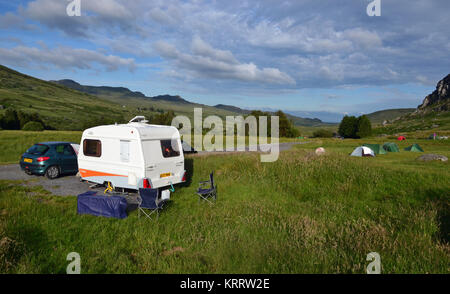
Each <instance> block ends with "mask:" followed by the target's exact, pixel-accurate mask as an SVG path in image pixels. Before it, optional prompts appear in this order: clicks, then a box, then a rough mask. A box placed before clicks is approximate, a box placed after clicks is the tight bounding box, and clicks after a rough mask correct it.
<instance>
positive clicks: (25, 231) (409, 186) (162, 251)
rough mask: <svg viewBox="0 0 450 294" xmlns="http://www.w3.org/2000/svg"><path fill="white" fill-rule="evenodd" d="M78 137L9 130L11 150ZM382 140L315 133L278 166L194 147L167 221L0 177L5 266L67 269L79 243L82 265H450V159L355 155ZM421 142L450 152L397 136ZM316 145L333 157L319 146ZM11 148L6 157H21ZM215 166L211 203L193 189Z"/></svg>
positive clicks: (103, 269)
mask: <svg viewBox="0 0 450 294" xmlns="http://www.w3.org/2000/svg"><path fill="white" fill-rule="evenodd" d="M36 134H38V135H36ZM18 135H22V136H21V137H20V138H23V139H20V140H23V141H20V142H19V141H18V140H17V139H12V138H14V136H15V138H17V137H18ZM32 136H34V137H32ZM79 136H80V133H77V132H45V133H35V134H33V133H30V134H28V133H24V132H16V133H14V132H5V131H2V132H0V138H1V142H2V149H3V150H10V152H12V153H14V152H15V153H14V154H19V153H20V152H18V146H22V145H20V144H24V145H26V144H28V143H31V142H33V143H34V141H35V140H37V141H43V140H44V137H45V138H48V140H61V139H64V140H71V141H73V140H77V139H79ZM384 140H385V139H368V140H337V139H326V140H319V139H314V140H312V142H311V143H308V144H305V145H296V146H294V148H292V149H291V150H288V151H285V152H282V153H281V155H280V158H279V160H278V161H276V162H274V163H261V162H260V161H259V155H258V154H235V155H210V156H187V158H186V167H187V169H188V171H189V174H190V176H191V179H189V181H188V183H187V184H186V185H185V186H183V187H180V186H179V187H177V188H176V192H175V193H173V194H172V196H171V199H172V201H171V203H170V205H169V206H168V207H167V208H166V209H165V210H164V211H163V212H162V214H161V215H160V218H159V220H158V221H150V220H148V219H146V218H143V217H141V218H138V216H137V212H136V211H134V212H132V213H131V214H130V215H129V217H128V218H127V219H124V220H116V219H108V218H102V217H95V216H89V215H83V216H80V215H77V213H76V197H75V196H73V197H72V196H69V197H61V196H52V195H49V193H48V192H46V191H45V190H43V189H42V188H36V187H34V188H30V187H26V186H22V185H19V184H20V183H19V182H12V181H0V272H2V273H5V272H6V273H65V270H66V266H67V265H68V261H66V256H67V254H68V253H69V252H72V251H75V252H78V253H79V254H80V256H81V272H82V273H365V268H366V266H367V264H368V262H367V261H366V256H367V254H368V253H369V252H373V251H375V252H378V253H379V254H380V256H381V265H382V273H449V272H450V269H449V264H450V246H449V212H450V210H449V204H450V203H449V191H450V184H449V181H448V178H449V176H450V169H449V168H448V162H427V163H425V162H419V161H416V160H415V158H416V157H418V156H419V155H420V154H419V153H409V152H404V151H401V152H400V153H390V154H387V155H380V156H377V157H375V158H354V157H349V156H348V154H349V153H350V152H351V151H352V150H353V148H354V147H356V146H358V145H360V144H362V143H371V142H381V143H382V142H384ZM412 143H419V144H420V145H421V146H422V147H423V148H424V149H425V152H426V153H437V154H442V155H445V156H447V157H450V148H449V146H450V142H448V140H447V141H429V140H420V139H418V140H414V142H413V141H410V142H406V143H405V142H401V143H399V145H400V147H401V149H402V150H403V148H404V147H406V146H408V145H409V144H412ZM318 146H323V147H325V149H326V150H327V153H326V155H324V156H320V157H319V156H316V155H314V153H313V151H314V149H315V148H316V147H318ZM3 150H2V153H1V156H2V157H1V162H10V161H13V160H11V157H9V155H7V154H9V152H4V151H3ZM14 156H16V155H14ZM211 170H214V171H215V179H216V182H217V184H218V200H217V203H216V204H215V205H214V206H211V205H209V204H207V203H198V200H197V196H196V194H195V190H196V188H197V183H198V182H199V181H201V180H206V179H207V178H208V174H209V172H210V171H211Z"/></svg>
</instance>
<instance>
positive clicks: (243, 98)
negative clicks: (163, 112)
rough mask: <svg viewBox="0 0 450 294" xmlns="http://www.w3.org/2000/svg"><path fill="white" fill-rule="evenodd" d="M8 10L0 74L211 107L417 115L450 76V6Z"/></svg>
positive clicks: (0, 10)
mask: <svg viewBox="0 0 450 294" xmlns="http://www.w3.org/2000/svg"><path fill="white" fill-rule="evenodd" d="M70 2H71V1H69V0H34V1H5V0H0V64H3V65H6V66H8V67H11V68H13V69H16V70H18V71H21V72H23V73H26V74H29V75H33V76H36V77H38V78H41V79H44V80H54V79H63V78H70V79H73V80H76V81H78V82H80V83H82V84H87V85H110V86H125V87H128V88H130V89H131V90H134V91H141V92H143V93H144V94H146V95H148V96H154V95H160V94H172V95H180V96H182V97H184V98H185V99H187V100H190V101H194V102H199V103H204V104H208V105H215V104H219V103H220V104H230V105H235V106H239V107H243V108H250V109H255V108H264V109H282V110H286V111H289V112H292V113H298V114H300V115H303V116H307V117H319V118H321V119H323V120H325V121H336V120H338V119H339V118H340V117H341V116H342V115H343V114H345V113H349V114H359V113H368V112H373V111H377V110H381V109H386V108H403V107H416V106H417V105H418V104H420V103H421V101H422V100H423V98H424V97H425V96H426V95H427V94H429V93H430V92H431V91H433V90H434V88H435V86H436V83H437V82H438V81H439V80H440V79H442V78H443V77H444V76H445V75H447V74H448V73H449V72H450V17H449V16H448V11H450V1H447V0H434V1H433V0H416V1H410V0H380V3H381V16H373V17H370V16H368V15H367V13H366V7H367V5H368V4H369V3H370V2H372V1H369V0H342V1H335V0H322V1H318V0H303V1H301V0H297V1H243V0H239V1H234V0H230V1H202V0H196V1H172V0H164V1H159V0H156V1H144V0H135V1H124V0H95V1H87V0H80V3H81V16H72V17H70V16H68V15H67V12H66V7H67V5H68V4H69V3H70Z"/></svg>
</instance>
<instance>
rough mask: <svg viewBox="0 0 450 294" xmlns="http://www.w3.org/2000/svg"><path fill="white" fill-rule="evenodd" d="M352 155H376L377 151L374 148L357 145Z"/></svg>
mask: <svg viewBox="0 0 450 294" xmlns="http://www.w3.org/2000/svg"><path fill="white" fill-rule="evenodd" d="M350 156H359V157H366V156H372V157H373V156H375V153H374V152H373V150H372V149H370V148H369V147H365V146H360V147H356V148H355V150H353V152H352V153H351V154H350Z"/></svg>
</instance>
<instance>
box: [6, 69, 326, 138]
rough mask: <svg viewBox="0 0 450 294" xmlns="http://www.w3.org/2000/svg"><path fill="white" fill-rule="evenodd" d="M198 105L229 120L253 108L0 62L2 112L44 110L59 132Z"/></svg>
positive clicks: (188, 111)
mask: <svg viewBox="0 0 450 294" xmlns="http://www.w3.org/2000/svg"><path fill="white" fill-rule="evenodd" d="M196 107H197V108H202V112H203V117H206V116H209V115H217V116H219V117H221V118H225V117H226V116H236V115H245V114H247V113H249V112H250V110H247V109H241V108H239V107H235V106H231V105H223V104H219V105H216V106H209V105H204V104H199V103H193V102H190V101H187V100H185V99H183V98H182V97H180V96H177V95H175V96H173V95H167V94H166V95H159V96H153V97H147V96H145V95H144V94H143V93H141V92H135V91H131V90H130V89H128V88H125V87H109V86H88V85H81V84H79V83H78V82H76V81H73V80H70V79H65V80H59V81H44V80H40V79H37V78H34V77H31V76H28V75H25V74H22V73H19V72H17V71H15V70H12V69H10V68H7V67H5V66H2V65H0V115H1V114H3V113H4V111H5V109H6V108H14V109H16V110H20V111H23V112H28V113H31V112H33V113H38V114H39V116H40V117H41V118H42V119H43V120H44V121H45V122H46V124H47V125H48V126H50V127H51V128H54V129H58V130H82V129H84V128H86V127H89V126H92V125H96V124H103V123H114V122H119V123H120V122H127V121H128V120H130V119H131V118H133V117H134V116H136V115H145V116H147V117H151V116H154V115H157V114H159V113H161V112H164V111H169V110H172V111H174V112H175V114H176V115H185V116H187V117H188V118H191V119H192V117H193V108H196ZM271 113H273V111H272V112H271ZM286 115H287V117H288V118H289V119H290V120H292V121H293V123H294V124H295V125H297V126H317V125H322V124H323V123H322V121H321V120H320V119H310V118H301V117H297V116H294V115H291V114H286Z"/></svg>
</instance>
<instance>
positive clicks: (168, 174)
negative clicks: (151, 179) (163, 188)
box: [159, 173, 172, 178]
mask: <svg viewBox="0 0 450 294" xmlns="http://www.w3.org/2000/svg"><path fill="white" fill-rule="evenodd" d="M171 175H172V174H171V173H165V174H160V175H159V177H160V178H167V177H170V176H171Z"/></svg>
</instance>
